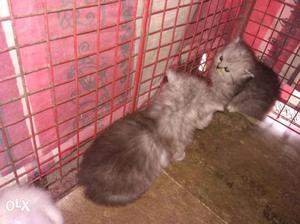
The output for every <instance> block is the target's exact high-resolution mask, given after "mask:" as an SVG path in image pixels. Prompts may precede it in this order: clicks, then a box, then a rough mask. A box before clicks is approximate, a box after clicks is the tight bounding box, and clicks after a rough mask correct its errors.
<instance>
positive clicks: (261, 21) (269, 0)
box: [242, 0, 271, 46]
mask: <svg viewBox="0 0 300 224" xmlns="http://www.w3.org/2000/svg"><path fill="white" fill-rule="evenodd" d="M270 4H271V0H268V5H267V7H266V10H268V8H269V6H270ZM253 8H254V7H253ZM265 16H266V12H265V13H264V15H263V17H262V18H261V20H260V23H259V25H258V29H257V32H256V34H255V35H254V38H253V41H252V43H251V44H250V46H253V44H254V43H255V40H256V39H257V36H258V33H259V31H260V28H261V25H262V23H263V21H264V19H265ZM249 17H250V14H249V16H248V17H247V18H245V20H246V19H247V20H248V18H249ZM245 28H246V25H245ZM244 31H245V29H243V30H242V32H243V33H244Z"/></svg>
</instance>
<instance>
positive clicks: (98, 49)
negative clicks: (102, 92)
mask: <svg viewBox="0 0 300 224" xmlns="http://www.w3.org/2000/svg"><path fill="white" fill-rule="evenodd" d="M100 5H101V0H97V38H96V39H97V40H96V41H97V43H96V51H97V53H96V102H95V104H96V105H95V129H94V138H96V136H97V132H98V103H99V96H98V95H99V73H100V53H99V51H100V27H101V8H100Z"/></svg>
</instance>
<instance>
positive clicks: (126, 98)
mask: <svg viewBox="0 0 300 224" xmlns="http://www.w3.org/2000/svg"><path fill="white" fill-rule="evenodd" d="M137 5H138V2H136V4H135V9H134V12H135V13H137ZM135 23H136V14H135V19H134V20H132V22H131V30H132V36H131V40H130V50H129V58H128V75H127V77H126V86H125V102H124V108H123V116H125V113H126V110H127V103H128V97H129V96H128V95H129V94H128V92H129V85H130V83H131V64H132V57H133V49H134V40H135V35H136V34H135V32H136V28H135Z"/></svg>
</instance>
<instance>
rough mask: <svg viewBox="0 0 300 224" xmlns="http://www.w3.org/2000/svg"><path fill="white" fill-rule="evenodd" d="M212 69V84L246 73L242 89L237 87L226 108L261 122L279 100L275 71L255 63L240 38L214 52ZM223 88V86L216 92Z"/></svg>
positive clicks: (252, 55)
mask: <svg viewBox="0 0 300 224" xmlns="http://www.w3.org/2000/svg"><path fill="white" fill-rule="evenodd" d="M212 67H213V68H212V71H213V72H212V74H210V76H211V77H212V81H213V82H214V81H215V82H216V81H218V82H222V81H223V79H231V78H232V77H233V76H240V74H241V73H247V74H248V79H249V80H248V82H245V83H244V84H245V85H244V86H237V88H238V89H239V91H238V92H237V94H235V95H234V97H233V98H232V99H231V100H230V102H229V103H228V104H227V106H226V109H227V110H228V111H229V112H241V113H244V114H246V115H249V116H251V117H253V118H256V119H257V120H263V119H264V117H265V115H266V114H267V113H268V112H269V111H270V109H271V108H272V106H273V105H274V103H275V101H276V99H277V98H278V97H279V93H280V83H279V80H278V77H277V75H276V74H275V72H273V71H272V69H271V68H269V67H267V66H266V65H264V64H263V63H262V62H260V61H258V60H257V59H256V57H255V55H254V53H253V52H252V50H251V49H250V47H249V46H248V45H247V44H246V43H245V42H244V41H243V40H242V39H241V38H236V39H235V40H234V41H232V42H231V43H229V44H228V45H226V46H225V47H224V48H223V50H221V51H220V52H219V53H217V54H216V56H215V60H214V63H213V65H212ZM226 88H227V87H226V86H223V87H222V88H221V89H220V92H222V91H224V89H226Z"/></svg>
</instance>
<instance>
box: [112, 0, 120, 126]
mask: <svg viewBox="0 0 300 224" xmlns="http://www.w3.org/2000/svg"><path fill="white" fill-rule="evenodd" d="M120 20H121V0H119V1H118V18H117V32H116V36H115V41H116V45H115V53H114V74H113V81H112V86H111V88H112V91H111V100H110V117H109V124H110V125H111V124H112V120H113V112H114V98H115V84H116V78H117V72H118V50H119V36H120Z"/></svg>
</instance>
